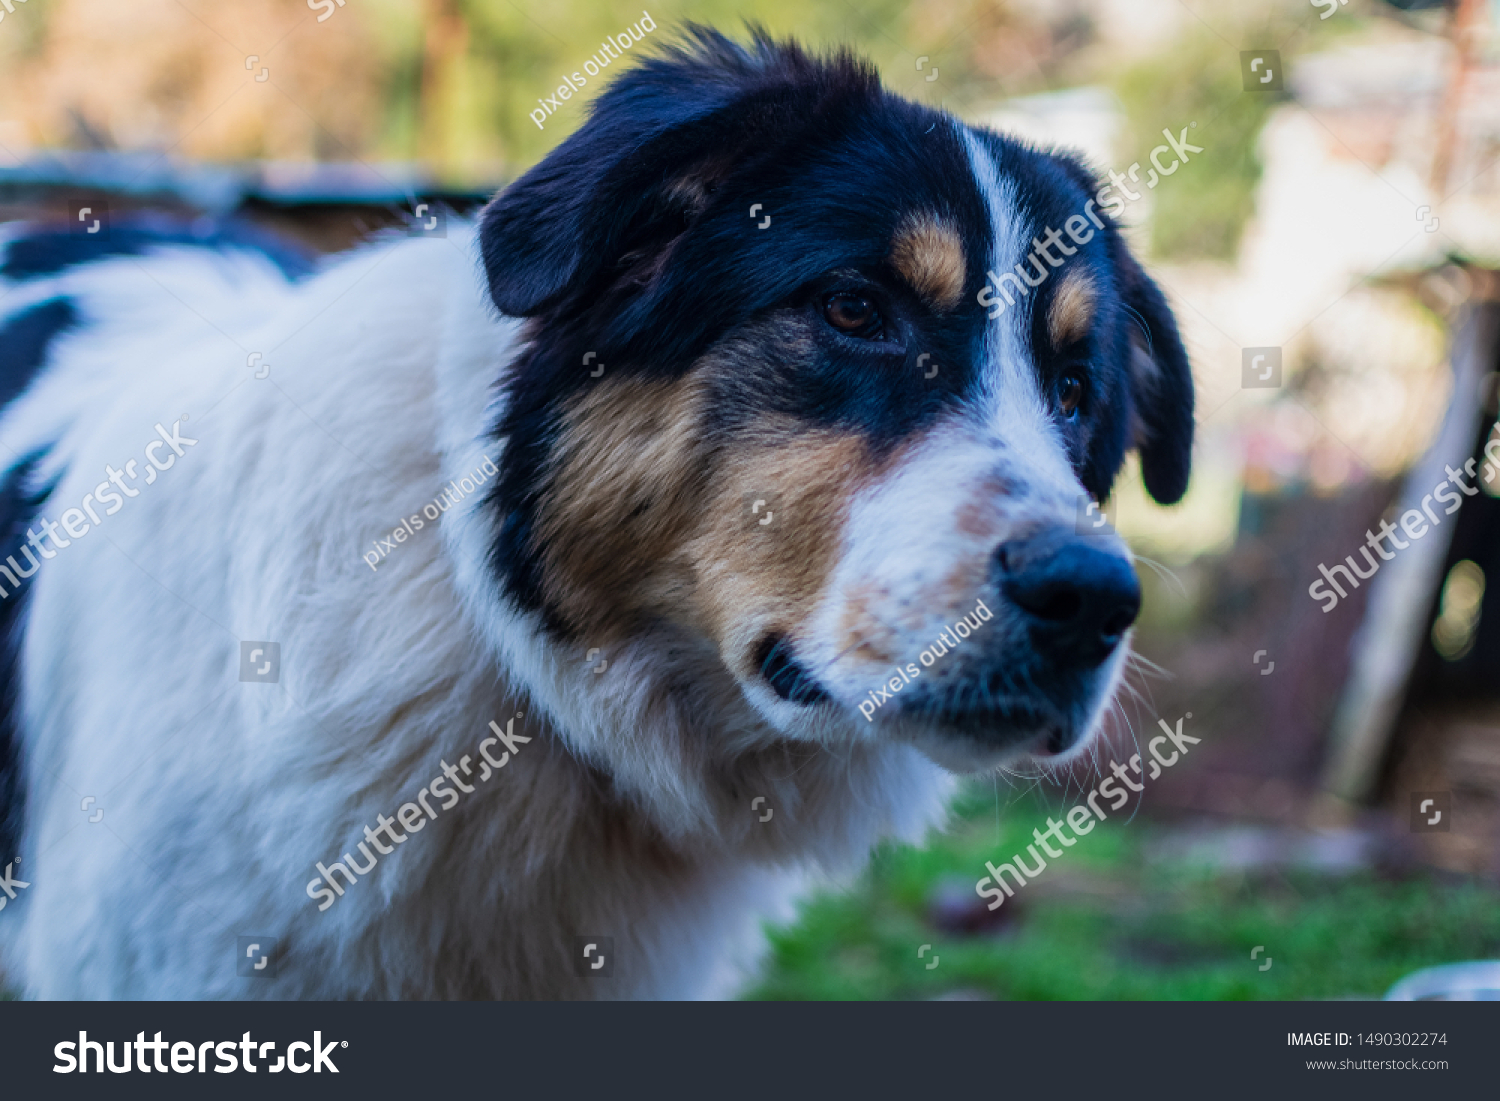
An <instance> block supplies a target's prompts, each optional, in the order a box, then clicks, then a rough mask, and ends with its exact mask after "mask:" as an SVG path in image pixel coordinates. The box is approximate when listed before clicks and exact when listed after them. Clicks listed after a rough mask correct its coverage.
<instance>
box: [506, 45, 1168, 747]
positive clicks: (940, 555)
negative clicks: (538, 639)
mask: <svg viewBox="0 0 1500 1101" xmlns="http://www.w3.org/2000/svg"><path fill="white" fill-rule="evenodd" d="M1094 186H1095V185H1094V184H1093V182H1092V179H1091V176H1090V174H1089V172H1088V171H1087V170H1085V169H1084V168H1083V167H1082V166H1081V165H1080V164H1078V163H1077V162H1075V161H1073V160H1070V159H1068V158H1066V157H1062V156H1057V155H1052V154H1047V153H1042V152H1038V151H1036V150H1033V149H1030V148H1028V147H1026V146H1024V145H1021V144H1018V143H1016V142H1014V141H1010V140H1007V139H1005V138H1002V137H1000V136H999V135H997V134H993V133H990V132H988V131H984V130H976V129H973V128H970V127H968V126H965V125H963V124H962V123H960V122H958V121H957V120H955V119H954V118H952V117H951V116H949V115H946V114H943V113H940V112H937V111H933V110H930V109H928V108H925V107H921V106H918V105H916V104H913V103H910V102H907V101H905V100H902V99H900V98H897V97H896V96H893V95H890V94H888V93H887V92H885V91H884V90H883V89H882V88H881V86H880V83H879V81H878V78H877V77H876V76H875V74H874V73H873V72H872V71H871V70H870V69H868V68H867V67H865V66H863V65H862V64H860V63H859V62H857V61H855V60H853V59H852V58H849V57H842V56H841V57H836V58H833V59H829V60H818V59H813V58H810V57H809V56H807V55H806V54H804V53H802V52H801V51H799V50H798V49H797V48H795V47H793V46H788V45H780V44H775V43H772V42H771V41H769V40H767V39H765V38H763V37H758V38H757V39H756V41H755V43H754V44H753V46H751V47H749V48H742V47H740V46H737V45H735V44H733V43H731V42H730V41H728V40H726V39H724V38H723V37H721V36H719V35H717V34H715V33H712V32H708V31H695V32H693V34H692V37H691V39H690V41H689V43H688V45H686V46H684V47H680V48H676V49H673V50H670V51H667V52H665V53H663V54H661V55H659V56H657V57H655V58H653V59H651V60H648V61H646V62H644V63H642V64H640V65H638V66H637V67H636V68H634V69H633V70H631V71H630V72H628V73H627V74H624V75H622V76H620V77H619V78H617V79H616V80H615V81H614V83H613V84H612V86H611V87H610V88H609V89H608V90H607V91H606V92H604V93H603V94H602V95H601V96H600V97H599V99H598V100H597V102H596V103H595V104H594V107H593V110H592V112H591V114H590V116H589V119H588V121H587V122H586V123H585V124H584V125H583V127H582V128H581V129H579V130H578V131H577V132H576V133H574V134H573V135H572V136H571V137H570V138H568V139H567V140H566V141H565V142H563V144H562V145H561V146H559V147H558V148H557V149H556V150H555V151H554V152H553V153H552V154H551V155H550V156H548V157H547V158H546V159H545V160H544V161H543V162H542V163H541V164H539V165H538V166H537V167H535V168H534V169H532V170H531V171H530V172H528V173H527V174H526V175H525V176H523V177H522V178H521V179H520V180H518V181H517V182H516V183H515V184H514V185H512V186H511V187H510V188H508V189H507V190H506V191H505V192H504V193H502V194H501V195H500V196H499V197H498V198H497V199H496V200H495V201H494V202H493V203H492V204H491V205H490V206H489V207H488V208H487V209H486V211H485V213H484V215H483V218H482V221H481V225H480V238H481V243H482V248H483V256H484V262H485V266H486V271H487V275H488V279H489V288H490V292H491V294H492V296H493V298H494V302H495V304H496V306H497V307H498V308H499V310H500V311H501V312H502V313H504V314H507V315H510V316H515V317H524V318H528V319H530V320H529V322H528V323H527V327H526V330H525V332H526V337H527V344H526V346H525V348H524V350H523V351H522V353H521V354H520V357H519V359H518V360H517V361H516V363H515V364H514V366H513V369H512V371H511V372H510V374H509V376H508V378H507V380H506V387H507V395H506V402H505V412H504V416H503V420H502V423H501V424H500V425H499V427H498V430H497V431H498V434H499V436H500V437H501V439H502V440H503V441H504V450H503V458H502V472H501V475H500V476H499V478H498V479H497V480H496V484H495V489H494V495H493V497H492V498H491V500H492V502H493V504H494V506H495V507H496V508H497V509H498V513H499V516H500V520H499V524H500V527H499V531H500V535H499V540H498V545H497V546H496V548H495V554H494V564H495V568H496V570H497V571H498V573H499V575H500V578H501V583H502V585H503V586H504V588H505V590H506V593H507V595H508V596H509V598H510V599H511V601H512V602H513V603H514V604H516V605H517V606H519V607H520V608H522V609H524V610H526V611H528V612H531V613H535V614H536V615H537V616H538V617H539V619H540V621H541V622H542V623H543V624H545V629H546V630H547V631H548V632H549V633H550V634H551V636H552V637H553V639H554V640H555V641H557V642H559V643H563V644H565V645H568V646H576V648H577V649H578V651H579V655H578V656H579V658H580V660H581V659H582V657H583V655H584V653H585V652H586V648H587V649H589V650H592V649H594V648H596V647H597V648H598V649H600V650H601V651H603V652H605V653H609V652H611V651H612V650H615V651H618V649H619V648H620V647H633V648H635V650H636V652H637V653H638V654H639V653H640V652H641V650H642V648H645V650H646V652H647V653H649V654H651V655H654V657H655V659H656V660H657V665H656V668H657V669H659V670H660V671H661V675H662V676H663V677H667V676H668V675H669V673H668V671H669V670H677V671H678V673H677V674H673V675H677V676H679V679H680V683H679V684H678V687H680V688H681V690H682V691H683V692H684V694H691V692H692V691H694V690H695V686H694V684H692V683H689V681H693V680H696V681H700V682H701V681H702V680H703V679H704V678H710V679H712V678H718V679H719V680H721V681H724V682H725V683H730V682H729V680H728V678H733V682H732V683H733V684H735V685H736V686H737V688H738V692H739V693H740V694H741V695H742V697H743V699H744V700H745V701H748V703H749V704H750V705H751V706H753V708H754V709H755V711H756V712H758V713H759V715H760V716H761V717H762V718H763V719H764V720H765V722H766V723H767V724H769V727H770V728H771V729H772V730H774V731H776V732H777V733H778V735H779V736H782V737H790V738H794V739H797V738H800V739H810V740H815V741H822V742H824V743H833V742H837V741H839V740H843V742H845V743H847V742H848V740H849V739H850V738H851V737H853V738H857V739H892V740H899V741H904V742H907V743H910V744H915V745H917V746H919V747H920V748H921V749H922V750H924V751H925V752H926V753H928V755H929V756H931V757H933V758H934V759H936V760H938V761H939V762H940V763H943V764H945V765H947V766H949V767H953V768H957V769H963V770H968V769H977V768H982V767H988V766H992V765H994V764H996V763H997V762H999V761H1001V760H1003V759H1005V758H1006V757H1007V755H1009V756H1011V757H1014V756H1015V755H1017V754H1018V753H1019V752H1033V753H1037V754H1040V755H1044V756H1045V755H1047V754H1049V753H1050V754H1060V753H1063V752H1065V751H1066V750H1067V749H1069V748H1070V747H1073V746H1075V745H1077V744H1078V743H1079V742H1080V741H1081V740H1083V739H1084V738H1085V736H1086V735H1087V734H1088V733H1089V732H1090V731H1092V730H1093V729H1094V728H1095V727H1096V726H1097V725H1098V720H1099V718H1100V716H1101V714H1102V713H1103V710H1104V709H1105V707H1106V706H1107V705H1108V703H1109V697H1110V695H1111V694H1112V692H1113V691H1114V688H1115V686H1116V683H1117V680H1118V677H1119V674H1120V666H1121V663H1122V662H1123V660H1124V657H1125V651H1126V648H1127V645H1128V644H1127V642H1126V638H1127V635H1128V632H1129V628H1130V626H1131V624H1132V622H1133V621H1134V619H1135V615H1136V611H1137V608H1138V605H1139V600H1140V590H1139V586H1138V582H1137V579H1136V575H1135V572H1134V569H1133V567H1132V564H1131V560H1130V557H1129V554H1128V552H1127V551H1126V549H1125V547H1124V545H1123V544H1122V543H1121V542H1120V541H1119V540H1118V539H1117V538H1116V537H1115V536H1114V535H1113V533H1112V532H1110V531H1109V529H1108V528H1103V529H1102V530H1100V529H1098V521H1097V520H1096V516H1097V513H1096V512H1095V511H1094V510H1092V509H1090V508H1089V507H1088V502H1091V501H1095V500H1098V501H1102V500H1104V499H1105V498H1106V497H1107V496H1108V495H1109V492H1110V486H1111V482H1112V481H1113V479H1114V477H1115V475H1116V473H1117V472H1118V470H1119V468H1120V466H1121V464H1122V462H1123V459H1124V456H1125V452H1126V450H1127V448H1130V447H1134V448H1137V449H1138V450H1139V452H1140V456H1141V464H1142V470H1143V472H1144V476H1145V481H1146V486H1147V488H1148V490H1149V491H1150V493H1151V494H1152V495H1153V496H1154V497H1155V498H1156V499H1157V500H1158V501H1161V502H1164V503H1170V502H1173V501H1176V500H1177V499H1178V498H1179V497H1180V496H1181V495H1182V493H1183V491H1184V489H1185V487H1186V483H1187V478H1188V466H1189V451H1190V447H1191V443H1192V434H1193V411H1192V410H1193V393H1192V380H1191V376H1190V373H1189V367H1188V363H1187V359H1186V356H1185V355H1184V352H1183V349H1182V344H1181V341H1180V340H1179V338H1178V334H1177V330H1176V327H1175V325H1174V322H1173V319H1172V317H1171V314H1170V312H1169V310H1168V308H1167V305H1166V303H1165V301H1164V299H1163V297H1162V295H1161V293H1160V292H1159V291H1158V290H1157V288H1156V286H1155V285H1154V284H1153V283H1152V282H1151V280H1150V279H1148V278H1147V277H1146V275H1145V274H1144V273H1143V272H1142V270H1141V268H1140V266H1139V265H1138V264H1137V263H1136V261H1135V260H1134V259H1133V258H1132V257H1131V255H1130V254H1129V252H1128V251H1127V249H1126V246H1125V242H1124V241H1123V240H1122V238H1121V236H1120V234H1119V232H1118V231H1117V230H1116V228H1115V226H1114V225H1113V224H1112V223H1110V222H1109V221H1108V220H1107V219H1106V218H1104V217H1103V215H1101V214H1100V213H1099V211H1098V208H1097V206H1096V205H1095V204H1094V203H1093V202H1092V201H1091V193H1092V191H1093V188H1094ZM1018 265H1019V268H1018ZM991 272H993V273H995V274H994V275H993V276H991V275H990V273H991ZM1017 272H1019V273H1020V276H1022V277H1024V282H1023V279H1022V278H1018V277H1017V275H1016V273H1017ZM992 279H999V280H1001V288H1002V291H1003V293H1002V294H1000V295H998V296H997V295H996V292H995V288H994V286H992V285H991V280H992ZM1007 298H1008V299H1009V301H1008V302H1007ZM1096 531H1097V533H1096ZM965 617H968V618H967V619H966V618H965ZM683 670H692V674H691V676H687V675H685V674H683V673H682V672H681V671H683ZM697 688H700V689H701V684H698V685H697ZM720 698H723V697H722V695H721V697H720ZM743 728H744V727H743V725H741V729H743Z"/></svg>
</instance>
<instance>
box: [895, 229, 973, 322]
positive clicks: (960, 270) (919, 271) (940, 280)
mask: <svg viewBox="0 0 1500 1101" xmlns="http://www.w3.org/2000/svg"><path fill="white" fill-rule="evenodd" d="M891 266H892V267H894V268H895V269H896V270H897V271H898V272H899V273H900V274H901V277H902V278H903V279H905V280H906V281H907V282H908V283H910V284H911V286H912V289H913V290H915V291H916V292H917V293H918V294H919V295H921V296H922V297H923V298H924V299H925V300H926V301H927V302H928V303H929V304H930V305H933V306H936V307H937V308H939V309H943V310H951V309H953V307H955V306H957V305H958V303H959V301H960V300H961V299H962V298H963V293H964V271H965V267H966V264H965V260H964V246H963V240H962V239H961V238H960V237H959V235H958V231H957V230H955V229H954V228H953V227H952V226H950V225H948V224H947V223H946V222H943V221H940V220H939V219H938V218H937V216H936V215H933V214H917V215H913V216H910V217H908V218H907V219H906V220H905V221H903V222H902V223H901V225H900V227H899V228H898V229H897V230H896V235H895V237H894V238H892V240H891Z"/></svg>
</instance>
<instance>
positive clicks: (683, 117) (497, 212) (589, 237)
mask: <svg viewBox="0 0 1500 1101" xmlns="http://www.w3.org/2000/svg"><path fill="white" fill-rule="evenodd" d="M752 29H753V28H752ZM625 63H626V60H625V59H621V60H619V61H617V62H616V64H622V65H623V64H625ZM812 71H813V69H812V63H811V62H810V61H809V59H808V58H807V57H806V56H805V55H803V54H802V53H801V52H800V51H798V50H797V49H795V48H794V47H790V46H778V45H777V44H775V43H774V42H772V41H771V39H770V38H769V37H767V36H766V35H765V33H764V32H763V31H759V30H755V35H754V41H753V43H752V44H751V45H750V46H749V47H742V46H739V45H737V44H736V43H734V42H732V41H730V40H729V39H727V38H725V37H724V36H723V35H721V34H719V33H718V32H717V31H713V30H709V29H707V28H702V27H689V28H688V31H687V35H686V38H685V41H684V42H683V43H682V44H681V45H678V46H673V47H669V48H667V49H665V50H663V51H662V52H660V53H659V54H658V55H656V56H650V57H647V58H645V59H644V60H642V61H640V62H638V63H637V64H636V65H635V67H634V68H631V69H629V70H627V71H626V72H624V73H622V74H620V75H618V76H616V77H615V78H614V80H613V81H612V83H611V84H610V86H609V88H608V90H607V91H605V92H604V93H603V94H601V95H600V96H599V98H598V99H597V100H596V101H595V103H594V104H593V106H592V108H591V110H590V113H589V117H588V120H587V121H586V122H585V123H584V124H583V125H582V126H581V127H580V128H579V129H578V130H577V131H575V132H574V133H573V134H572V135H570V136H569V137H568V139H567V140H566V141H564V142H563V143H562V144H561V145H560V146H558V147H557V148H556V149H555V150H553V151H552V153H550V154H549V155H548V156H547V157H546V159H544V160H543V161H542V162H541V163H540V164H538V165H537V166H536V167H534V168H532V169H531V171H529V172H527V173H526V174H525V175H524V176H522V177H521V178H520V179H519V180H517V181H516V182H515V183H513V184H511V186H510V187H508V188H506V189H505V190H504V191H503V192H501V193H500V195H498V196H497V197H496V198H495V199H494V200H493V201H492V202H491V203H490V204H489V206H487V207H486V208H485V210H484V212H483V214H482V215H481V216H480V223H479V237H480V244H481V249H482V252H483V257H484V266H485V273H486V275H487V277H488V280H489V287H490V295H491V297H492V298H493V299H494V301H495V305H496V306H497V307H498V308H499V310H500V312H501V313H504V314H509V315H511V316H513V317H527V316H531V315H534V314H537V313H540V312H542V311H544V310H546V309H548V308H550V307H552V306H554V305H555V304H557V303H558V302H559V301H561V300H562V299H563V298H564V296H565V295H566V294H568V293H570V292H571V293H581V292H582V291H583V290H584V289H585V288H587V287H588V286H589V285H590V284H591V283H593V282H594V280H595V279H596V278H609V279H611V280H612V281H613V282H616V283H619V282H629V281H630V280H632V279H634V280H635V281H645V280H648V279H649V278H650V275H651V274H652V272H653V271H654V266H655V263H656V262H657V261H658V260H659V258H660V255H661V254H662V252H663V251H664V250H665V249H666V248H667V247H668V246H669V245H670V243H671V241H672V240H673V239H674V238H675V237H676V236H677V235H679V234H681V232H682V231H683V230H684V229H685V228H686V227H687V225H688V224H689V223H690V222H691V221H692V220H693V218H694V217H696V215H697V214H699V213H701V212H702V210H703V208H704V207H705V206H706V205H707V197H708V195H709V194H710V193H711V192H712V191H713V189H714V186H715V184H716V182H717V180H718V178H719V177H721V176H722V175H723V174H725V173H726V172H727V171H728V170H729V169H730V167H731V165H732V163H733V161H734V160H735V158H736V151H737V150H742V149H745V148H749V147H752V146H753V144H754V134H755V132H756V130H757V128H760V127H764V126H766V125H768V124H774V123H775V121H776V115H777V112H776V110H775V105H774V103H773V104H769V105H767V104H766V103H765V102H764V101H765V100H766V99H767V98H771V99H774V97H775V92H776V88H777V85H778V84H780V85H782V86H784V85H785V83H786V82H787V81H788V80H789V79H791V78H793V77H795V76H796V75H798V74H800V73H803V72H812ZM600 79H602V78H600ZM756 93H762V94H761V95H760V97H759V99H760V100H761V102H760V103H758V104H757V103H755V102H747V100H753V99H754V98H755V97H756Z"/></svg>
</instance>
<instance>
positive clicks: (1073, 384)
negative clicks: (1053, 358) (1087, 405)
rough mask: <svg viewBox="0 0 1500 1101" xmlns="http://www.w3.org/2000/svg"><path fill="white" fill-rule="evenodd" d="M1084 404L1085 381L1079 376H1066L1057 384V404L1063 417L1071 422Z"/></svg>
mask: <svg viewBox="0 0 1500 1101" xmlns="http://www.w3.org/2000/svg"><path fill="white" fill-rule="evenodd" d="M1082 403H1083V380H1082V379H1080V378H1079V377H1078V376H1077V375H1064V376H1063V377H1062V378H1061V379H1060V380H1058V383H1057V404H1058V405H1059V406H1060V407H1061V408H1062V411H1063V416H1065V417H1067V418H1068V419H1069V420H1071V419H1072V417H1073V414H1074V413H1076V412H1078V407H1079V405H1081V404H1082Z"/></svg>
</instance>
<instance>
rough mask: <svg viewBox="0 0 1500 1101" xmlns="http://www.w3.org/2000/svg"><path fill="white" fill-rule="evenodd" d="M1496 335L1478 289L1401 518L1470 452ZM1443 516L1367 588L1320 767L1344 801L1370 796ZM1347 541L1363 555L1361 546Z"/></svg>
mask: <svg viewBox="0 0 1500 1101" xmlns="http://www.w3.org/2000/svg"><path fill="white" fill-rule="evenodd" d="M1476 274H1477V275H1479V276H1481V278H1480V279H1478V280H1476V289H1477V288H1478V287H1480V286H1484V285H1485V284H1486V281H1485V280H1484V279H1483V278H1482V277H1483V276H1484V275H1485V274H1487V273H1484V272H1477V273H1476ZM1497 337H1500V306H1497V305H1496V303H1495V302H1493V301H1490V300H1488V298H1487V296H1483V295H1480V294H1476V295H1475V296H1474V297H1472V298H1470V300H1469V301H1468V302H1467V303H1465V304H1464V305H1463V306H1462V307H1460V311H1459V316H1458V326H1457V330H1456V332H1455V335H1454V338H1453V345H1452V365H1453V395H1452V398H1451V399H1450V401H1449V403H1448V412H1447V415H1446V416H1445V417H1444V418H1443V425H1442V428H1441V429H1440V430H1439V431H1438V435H1437V439H1436V440H1435V441H1434V442H1433V444H1432V446H1431V448H1429V449H1428V451H1427V454H1425V455H1424V456H1422V458H1421V459H1420V460H1419V461H1418V462H1417V464H1416V466H1414V467H1412V469H1411V471H1410V473H1409V474H1408V475H1407V478H1406V484H1405V485H1404V486H1403V487H1402V490H1401V496H1400V505H1399V512H1398V513H1397V515H1398V516H1399V515H1400V513H1403V512H1405V511H1406V510H1407V509H1416V510H1417V511H1418V512H1421V506H1422V498H1423V497H1424V496H1426V495H1428V494H1430V493H1431V492H1432V489H1433V487H1434V486H1435V485H1437V484H1438V483H1439V482H1443V481H1446V480H1447V478H1448V474H1447V468H1448V467H1452V468H1454V469H1462V468H1463V465H1464V463H1465V462H1467V461H1468V460H1469V459H1470V458H1471V457H1472V455H1473V448H1474V440H1475V438H1476V437H1477V436H1478V433H1479V427H1480V421H1481V420H1482V419H1483V417H1484V407H1483V403H1482V402H1481V401H1480V399H1479V390H1480V384H1481V381H1482V380H1483V379H1484V378H1485V377H1486V376H1487V375H1488V374H1489V373H1490V372H1491V371H1493V370H1494V369H1495V353H1496V341H1497ZM1454 492H1455V493H1456V492H1458V491H1457V490H1456V489H1455V490H1454ZM1466 499H1467V498H1466ZM1439 516H1440V517H1441V516H1442V514H1441V513H1440V514H1439ZM1442 518H1443V519H1444V520H1445V521H1446V522H1444V523H1441V524H1437V525H1429V530H1428V532H1427V534H1426V535H1425V536H1423V537H1422V538H1420V539H1412V540H1411V542H1410V545H1409V546H1408V547H1407V548H1406V549H1405V550H1398V551H1396V557H1395V558H1394V559H1393V560H1391V561H1389V562H1382V563H1381V566H1380V572H1379V573H1377V574H1376V575H1375V576H1374V577H1373V578H1371V579H1370V580H1369V581H1368V582H1367V584H1369V585H1371V586H1372V587H1373V588H1372V591H1371V593H1370V602H1369V604H1368V605H1367V606H1366V611H1365V619H1364V623H1363V624H1362V625H1361V626H1360V630H1359V632H1358V634H1356V635H1355V639H1354V648H1355V650H1354V660H1353V662H1352V665H1351V668H1350V672H1349V679H1348V681H1347V682H1345V684H1344V691H1343V694H1342V696H1341V697H1340V699H1339V704H1338V709H1337V710H1336V711H1335V713H1334V717H1333V727H1332V730H1331V732H1330V735H1329V756H1328V762H1327V765H1326V766H1325V771H1324V775H1323V787H1324V789H1325V790H1326V791H1328V792H1329V793H1330V794H1332V795H1334V796H1336V797H1338V798H1339V799H1342V800H1344V801H1346V802H1347V803H1359V802H1363V801H1365V800H1367V799H1369V798H1370V797H1371V796H1372V795H1373V794H1374V789H1375V785H1376V782H1377V781H1378V779H1379V776H1380V767H1381V764H1382V763H1383V761H1384V759H1385V754H1386V749H1387V747H1388V745H1389V743H1390V738H1391V734H1392V733H1393V731H1394V729H1395V725H1396V719H1397V718H1398V716H1399V715H1400V712H1401V704H1402V701H1403V700H1404V699H1405V698H1406V686H1407V681H1408V680H1409V679H1410V676H1411V670H1412V666H1413V664H1414V663H1415V661H1416V658H1417V655H1418V654H1419V653H1420V652H1421V647H1422V644H1423V642H1424V641H1425V640H1426V638H1427V630H1428V624H1427V614H1428V612H1429V610H1430V609H1431V607H1432V600H1433V596H1434V594H1435V593H1436V592H1437V589H1438V586H1439V585H1440V584H1441V583H1442V576H1441V574H1442V569H1443V563H1444V562H1445V561H1447V558H1448V547H1449V545H1450V543H1451V540H1452V538H1453V529H1454V527H1455V526H1456V523H1455V521H1456V515H1455V517H1454V518H1452V519H1449V518H1446V517H1442ZM1349 549H1350V550H1351V551H1353V552H1354V553H1355V555H1356V559H1355V560H1356V561H1359V558H1358V553H1359V551H1358V548H1357V547H1352V546H1351V547H1350V548H1349Z"/></svg>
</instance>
